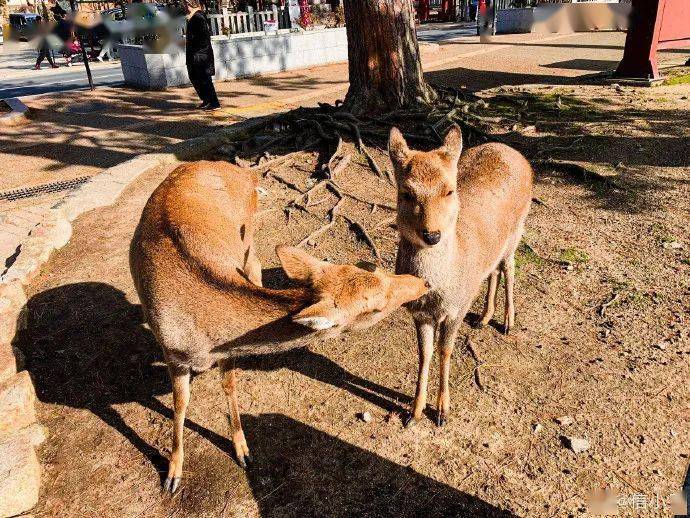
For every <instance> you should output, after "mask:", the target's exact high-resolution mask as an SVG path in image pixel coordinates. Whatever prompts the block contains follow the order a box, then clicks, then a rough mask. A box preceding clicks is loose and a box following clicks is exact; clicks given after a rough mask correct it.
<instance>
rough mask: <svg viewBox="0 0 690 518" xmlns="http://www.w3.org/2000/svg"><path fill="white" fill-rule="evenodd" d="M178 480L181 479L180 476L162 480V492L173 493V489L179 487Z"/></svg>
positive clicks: (175, 489)
mask: <svg viewBox="0 0 690 518" xmlns="http://www.w3.org/2000/svg"><path fill="white" fill-rule="evenodd" d="M180 480H182V479H181V478H180V477H168V478H166V479H165V482H163V492H164V493H170V494H171V495H173V494H175V491H177V489H178V488H179V487H180Z"/></svg>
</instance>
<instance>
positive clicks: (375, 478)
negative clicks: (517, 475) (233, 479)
mask: <svg viewBox="0 0 690 518" xmlns="http://www.w3.org/2000/svg"><path fill="white" fill-rule="evenodd" d="M244 427H245V430H246V431H247V432H249V434H250V436H251V437H254V438H255V439H254V441H253V444H252V448H253V452H255V453H256V454H257V457H258V458H259V459H261V461H260V463H259V464H258V465H256V466H254V467H253V468H252V469H250V470H248V472H247V476H248V478H249V485H250V487H251V490H252V493H253V496H254V499H255V501H256V502H257V504H258V506H259V514H260V515H261V516H271V517H273V516H275V517H278V516H280V517H287V516H295V517H298V516H299V517H302V516H491V517H494V516H497V517H508V516H514V515H513V514H511V513H510V512H508V511H505V510H502V509H500V508H498V507H495V506H493V505H491V504H488V503H487V502H484V501H482V500H480V499H478V498H476V497H474V496H471V495H468V494H466V493H463V492H461V491H458V490H457V489H455V488H454V487H452V486H449V485H446V484H443V483H441V482H438V481H436V480H434V479H432V478H429V477H426V476H424V475H422V474H420V473H418V472H416V471H415V470H414V469H412V468H411V467H410V466H404V465H400V464H397V463H395V462H392V461H390V460H388V459H386V458H384V457H381V456H379V455H377V454H375V453H372V452H370V451H367V450H364V449H362V448H358V447H356V446H353V445H352V444H349V443H347V442H345V441H343V440H341V439H338V438H336V437H333V436H331V435H328V434H326V433H324V432H322V431H320V430H316V429H315V428H312V427H310V426H307V425H305V424H303V423H300V422H298V421H295V420H293V419H291V418H289V417H287V416H284V415H281V414H264V415H261V416H259V417H253V416H247V417H246V418H245V424H244ZM276 445H280V447H278V448H277V447H276Z"/></svg>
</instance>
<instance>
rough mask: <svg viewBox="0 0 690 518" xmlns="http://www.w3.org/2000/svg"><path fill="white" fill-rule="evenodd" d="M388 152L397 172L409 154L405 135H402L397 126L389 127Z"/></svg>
mask: <svg viewBox="0 0 690 518" xmlns="http://www.w3.org/2000/svg"><path fill="white" fill-rule="evenodd" d="M388 154H389V155H390V157H391V161H392V162H393V167H394V168H395V171H396V174H397V173H398V171H400V170H402V168H403V167H404V166H405V162H407V159H408V157H409V155H410V148H409V147H407V142H406V141H405V137H403V134H402V133H400V130H399V129H398V128H391V132H390V135H389V137H388Z"/></svg>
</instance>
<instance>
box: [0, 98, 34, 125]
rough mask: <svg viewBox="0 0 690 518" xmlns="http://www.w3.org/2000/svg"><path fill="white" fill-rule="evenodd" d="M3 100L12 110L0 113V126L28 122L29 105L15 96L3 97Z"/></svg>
mask: <svg viewBox="0 0 690 518" xmlns="http://www.w3.org/2000/svg"><path fill="white" fill-rule="evenodd" d="M3 102H4V103H5V104H6V105H7V106H9V107H10V110H12V111H10V112H9V113H4V114H2V115H0V126H17V125H19V124H26V123H27V122H29V117H28V115H29V107H28V106H27V105H26V104H24V103H23V102H21V101H20V100H19V99H18V98H16V97H10V98H9V99H3Z"/></svg>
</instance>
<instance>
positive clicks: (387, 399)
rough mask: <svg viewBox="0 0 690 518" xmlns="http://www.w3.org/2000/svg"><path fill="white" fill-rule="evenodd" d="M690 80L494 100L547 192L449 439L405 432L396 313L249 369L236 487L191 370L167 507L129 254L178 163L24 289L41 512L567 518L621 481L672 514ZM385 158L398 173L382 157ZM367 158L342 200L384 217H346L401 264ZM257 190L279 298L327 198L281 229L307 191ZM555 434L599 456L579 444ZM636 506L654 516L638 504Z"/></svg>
mask: <svg viewBox="0 0 690 518" xmlns="http://www.w3.org/2000/svg"><path fill="white" fill-rule="evenodd" d="M681 72H684V73H687V70H685V71H681ZM681 76H682V75H679V77H681ZM679 83H680V84H678V85H674V86H663V87H659V88H654V89H645V90H638V89H631V88H627V87H623V88H616V87H615V86H606V85H586V86H562V87H556V86H534V87H525V86H521V87H509V88H505V87H504V88H499V89H498V90H492V91H488V92H485V93H484V94H483V95H484V97H485V99H486V100H487V102H488V106H487V107H486V108H484V109H481V110H479V111H478V112H477V117H478V118H477V120H478V121H480V122H485V123H487V124H489V123H490V124H492V125H493V128H494V131H497V132H499V133H500V135H498V137H497V138H500V139H502V140H504V141H507V142H510V143H512V144H513V145H515V146H516V147H518V148H519V149H520V150H521V151H523V152H524V153H525V154H526V156H528V157H529V158H531V159H532V160H533V161H534V163H535V165H536V171H537V177H536V178H537V181H536V186H535V197H536V198H537V201H536V202H535V203H534V204H533V208H532V211H531V214H530V216H529V220H528V225H527V231H526V234H525V237H524V241H523V245H522V247H521V249H520V257H519V261H518V277H517V287H516V305H517V311H518V317H517V324H518V325H517V329H516V330H515V333H514V334H512V335H511V336H509V337H505V336H503V335H502V334H501V333H500V322H497V323H496V325H495V326H493V327H489V328H486V329H482V330H474V329H472V328H470V327H469V326H466V327H464V328H463V331H462V332H461V337H460V338H459V340H458V346H457V350H456V353H455V356H454V358H455V361H454V363H453V367H452V373H451V387H452V400H451V401H452V403H451V404H452V414H451V419H450V422H449V423H448V424H447V425H446V426H445V427H444V428H437V427H436V426H435V425H434V424H433V423H432V421H431V420H425V421H423V422H421V423H418V424H417V425H416V426H414V427H412V428H410V429H404V428H403V427H402V426H401V419H400V416H401V414H402V413H403V412H404V411H405V410H406V409H407V408H408V404H409V402H410V400H411V396H412V395H413V393H414V386H415V379H416V370H417V353H416V341H415V336H414V329H413V326H412V325H411V319H410V317H409V315H407V314H406V313H405V312H404V311H399V312H397V313H396V314H395V315H394V316H393V317H392V318H390V319H389V320H387V321H385V322H383V323H381V324H380V325H378V326H377V327H375V328H373V329H371V330H369V331H366V332H361V333H355V334H351V335H347V336H345V337H342V338H339V339H336V340H333V341H327V342H323V343H318V344H314V345H313V346H311V347H310V348H309V350H298V351H293V352H291V353H289V354H283V355H277V356H274V357H263V358H256V359H248V360H244V361H243V362H242V367H243V372H242V374H241V376H240V394H241V395H240V405H241V409H242V412H243V414H242V419H243V425H244V428H245V433H246V434H247V440H248V442H249V446H250V448H251V450H252V454H253V456H254V457H255V464H254V466H253V467H251V468H250V469H249V470H247V471H246V472H245V471H243V470H242V469H240V468H239V466H238V465H237V464H236V463H235V462H234V460H233V458H232V455H231V451H232V445H231V444H230V442H229V440H228V439H227V433H228V425H227V421H226V417H225V398H224V395H223V393H222V390H221V388H220V384H219V380H218V375H217V373H216V371H208V372H206V373H203V374H201V375H199V376H197V377H196V378H195V379H194V382H193V385H192V403H191V406H190V410H189V412H188V421H187V428H186V443H185V444H186V459H187V463H186V471H185V479H184V482H183V486H182V489H181V491H179V492H178V494H176V495H175V496H173V497H167V496H162V495H161V494H160V477H161V475H162V474H163V473H164V472H165V469H166V460H165V457H166V455H167V454H169V447H170V443H171V422H170V417H171V415H172V413H171V410H170V408H171V395H170V386H169V382H168V379H167V374H166V371H165V368H164V365H163V364H162V363H161V357H160V354H159V352H158V350H157V347H156V344H155V341H154V339H153V338H152V336H151V334H150V332H149V331H148V330H147V329H146V327H145V326H143V325H142V322H141V316H140V311H139V308H138V300H137V297H136V294H135V292H134V289H133V286H132V282H131V279H130V275H129V270H128V263H127V252H128V245H129V240H130V239H131V236H132V232H133V229H134V226H135V225H136V222H137V220H138V217H139V215H140V213H141V209H142V207H143V205H144V203H145V201H146V199H147V197H148V195H149V194H150V193H151V191H152V190H153V189H154V187H155V186H156V185H157V184H158V183H159V182H160V181H161V180H162V179H163V178H164V177H165V175H166V174H167V173H168V172H169V171H168V170H164V169H160V170H156V171H154V172H150V173H149V174H147V175H146V176H144V177H142V178H140V179H139V180H137V181H136V182H135V183H134V184H132V185H131V186H130V187H129V188H128V190H127V191H126V192H125V193H124V194H123V196H121V198H120V199H119V201H118V202H117V203H116V204H115V205H114V206H112V207H109V208H106V209H101V210H97V211H94V212H91V213H88V214H86V215H84V216H82V217H81V218H80V219H79V220H78V221H77V222H76V225H75V228H74V237H73V239H72V241H71V242H70V244H69V245H68V246H67V247H65V248H64V249H62V250H60V251H59V252H57V253H55V254H54V255H53V257H52V258H51V260H50V261H49V263H48V265H47V266H46V267H45V269H44V270H43V271H42V273H41V274H40V276H39V277H38V278H37V279H36V280H35V282H34V283H33V284H32V285H31V286H30V297H31V298H30V302H29V326H28V329H27V330H26V331H24V332H23V333H22V335H21V336H20V337H19V340H20V345H21V348H22V350H23V352H24V354H25V355H26V358H27V367H28V369H29V370H30V371H31V374H32V376H33V378H34V380H35V383H36V385H37V391H38V396H39V399H40V401H41V403H40V405H39V410H40V419H41V421H42V422H43V423H44V424H45V425H47V426H48V428H49V430H50V438H49V440H48V441H47V442H46V444H45V445H44V447H43V449H42V453H41V458H42V462H43V467H44V475H43V484H42V494H41V499H40V502H39V505H38V507H37V508H36V509H35V510H34V512H35V514H36V515H37V516H96V515H98V516H101V517H103V516H128V517H129V516H140V515H145V516H420V515H425V516H502V515H506V516H508V515H520V516H567V515H569V514H572V515H578V514H582V513H585V512H586V511H587V505H586V498H587V494H588V492H589V491H592V490H595V489H603V488H610V489H613V490H614V491H617V492H618V494H620V495H621V496H622V497H625V499H623V500H621V501H620V503H619V510H620V512H621V513H622V514H648V515H656V514H666V515H668V514H669V511H668V510H666V511H661V510H659V509H657V508H656V507H655V506H656V505H658V504H659V502H662V503H664V502H666V501H667V498H668V497H669V495H671V494H672V493H675V492H677V491H679V490H680V489H681V487H682V486H683V485H684V483H687V482H686V477H688V474H687V472H688V462H689V461H688V455H689V454H690V450H689V449H688V445H689V444H690V390H689V388H688V387H689V386H688V383H687V373H688V368H689V367H690V334H689V330H688V329H689V328H688V319H690V314H689V308H690V288H689V286H690V232H688V228H687V222H688V217H689V216H690V201H689V200H690V153H688V150H689V149H690V101H688V95H690V87H689V86H688V85H687V84H683V82H682V81H679ZM375 158H376V160H377V161H378V163H379V164H381V165H386V167H388V168H390V163H389V162H387V159H386V157H385V155H384V154H383V153H382V152H380V151H377V152H376V153H375ZM319 160H320V157H319V156H317V154H316V153H306V154H304V155H301V156H299V157H297V158H296V160H295V162H293V163H292V164H290V165H284V166H282V167H277V168H276V169H275V171H274V172H275V173H276V174H277V175H279V176H281V177H282V178H283V179H284V180H288V181H289V182H294V183H295V184H296V186H297V187H299V188H300V189H302V190H304V189H306V188H308V187H309V186H310V185H312V183H313V180H310V179H309V176H310V174H311V173H312V172H314V170H315V169H317V168H318V165H317V164H318V162H319ZM563 160H567V161H569V163H568V164H565V165H564V164H563V163H562V162H561V161H563ZM365 164H366V162H365V159H364V158H363V157H362V156H359V155H356V156H355V157H354V158H353V163H352V165H351V166H350V167H349V168H348V169H347V170H346V171H344V172H343V173H342V174H341V176H340V177H339V178H338V185H340V186H341V187H342V189H343V191H345V192H348V193H350V194H351V195H352V196H354V197H357V198H360V199H361V200H365V201H367V202H371V203H367V202H365V201H357V200H355V199H354V198H353V197H346V201H345V202H344V203H343V205H342V207H341V213H342V214H343V215H349V216H350V217H351V218H352V219H354V220H356V221H357V222H359V223H360V224H362V225H363V226H364V227H365V228H366V229H367V230H368V233H369V235H370V236H371V237H372V238H373V240H374V242H375V244H376V247H377V249H378V250H379V251H380V254H381V261H380V262H381V264H383V265H384V266H385V267H386V268H389V269H392V268H393V263H394V257H395V250H396V241H397V235H396V231H395V228H394V227H392V226H391V223H392V217H393V215H394V213H393V211H391V210H390V209H388V208H386V205H394V204H395V197H394V189H393V187H392V186H391V185H390V184H388V183H387V182H386V181H384V180H381V179H378V178H377V177H375V176H374V175H373V174H372V173H371V171H370V170H369V169H368V168H367V167H366V166H365ZM262 187H263V190H262V193H261V196H260V213H259V216H258V217H259V222H258V231H257V236H256V241H257V243H258V246H259V256H260V258H261V260H262V263H263V264H264V268H265V269H266V270H265V277H266V280H267V283H268V284H276V283H277V282H278V279H279V277H280V276H279V275H277V270H276V269H275V268H276V266H277V259H276V257H275V255H274V253H273V248H274V246H275V245H276V244H279V243H291V244H295V243H298V242H300V241H301V240H302V239H304V238H305V236H307V235H309V234H310V233H311V232H313V231H314V230H316V229H318V228H319V227H321V226H322V225H323V224H324V223H325V222H326V219H325V215H326V212H327V210H328V209H329V208H330V207H332V206H333V205H334V204H335V202H336V198H335V196H333V195H332V194H330V193H328V191H325V190H322V191H319V192H318V193H317V194H315V195H314V196H312V199H311V203H312V205H311V206H310V207H309V210H310V212H304V211H301V210H299V209H295V210H293V211H291V217H290V223H289V224H287V225H286V219H285V214H284V212H283V211H282V208H283V207H284V206H285V204H286V203H287V202H289V201H290V200H292V199H294V198H296V197H297V196H299V192H297V191H296V190H294V189H292V188H290V187H288V186H287V185H286V184H285V183H282V182H280V181H277V180H275V179H274V178H273V177H271V176H268V177H266V178H265V179H264V180H263V182H262ZM372 203H376V204H377V208H376V210H375V211H373V212H372ZM313 241H314V244H313V245H310V244H307V245H306V246H305V247H306V249H308V250H309V251H311V252H312V253H313V254H315V255H317V256H319V257H321V258H325V259H328V260H330V261H333V262H356V261H358V260H362V259H366V260H372V259H373V255H372V251H371V248H370V247H369V246H367V245H366V244H365V243H363V242H362V241H361V240H359V239H358V238H357V236H356V234H355V233H354V232H353V231H352V229H350V228H349V226H348V224H347V223H346V222H345V221H344V220H342V219H338V220H337V222H336V224H335V225H334V226H333V227H332V228H330V229H328V230H326V231H325V232H324V233H323V234H321V235H319V236H318V237H316V238H315V239H314V240H313ZM479 306H480V305H479V303H477V304H476V305H475V308H474V311H475V312H476V311H477V310H478V309H479ZM497 314H498V315H500V314H501V311H500V310H499V311H497ZM499 320H500V319H499ZM465 335H471V339H472V342H473V344H474V348H475V350H476V351H477V352H478V355H479V357H480V359H481V361H482V363H481V367H480V372H481V376H482V381H483V385H484V390H481V389H480V388H479V387H478V386H477V384H476V383H475V381H474V376H473V368H474V363H473V361H472V360H471V359H470V357H469V355H468V354H467V352H466V351H465V350H464V343H465ZM436 370H437V369H433V371H432V372H433V376H432V380H431V384H430V387H432V389H431V395H430V403H431V405H430V406H431V410H433V409H434V402H435V393H436V388H437V382H438V376H437V373H436ZM362 412H369V413H370V414H371V415H372V417H373V419H372V421H371V422H364V421H363V420H361V419H360V418H359V417H358V414H359V413H362ZM430 415H432V413H431V412H430ZM564 416H565V417H569V418H571V420H572V423H571V424H567V420H563V419H560V418H561V417H564ZM557 421H561V423H562V424H559V422H557ZM563 436H569V437H577V438H586V439H587V440H589V442H590V447H589V449H588V450H587V451H585V452H583V453H574V452H573V451H571V450H570V449H568V448H567V447H566V446H564V444H563V439H562V437H563ZM634 495H644V497H645V499H646V505H647V506H648V507H647V509H645V510H640V509H634V508H633V503H632V500H631V499H632V497H633V496H634ZM655 498H658V499H659V500H653V499H655ZM638 503H639V500H638Z"/></svg>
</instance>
